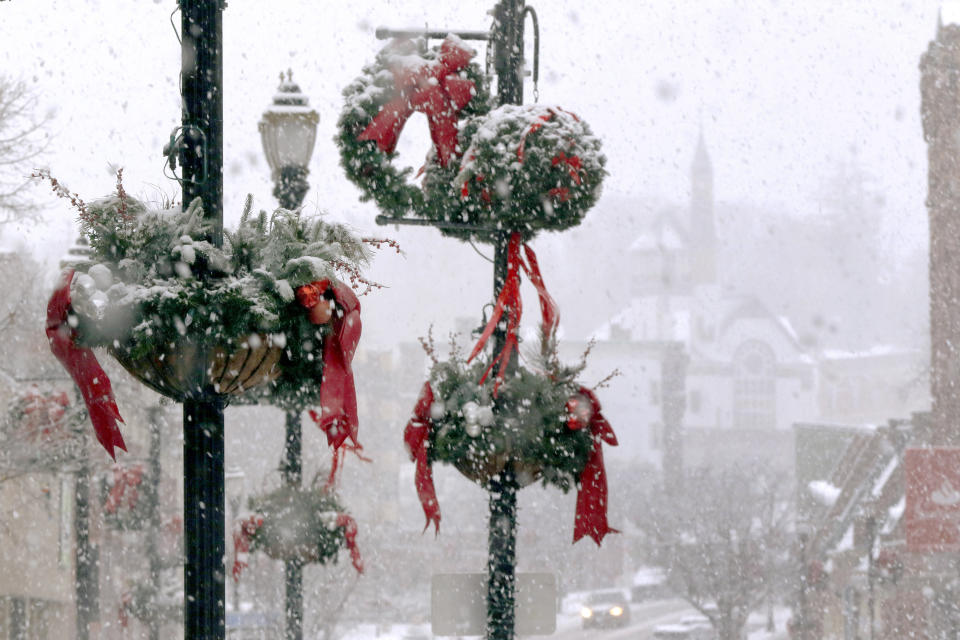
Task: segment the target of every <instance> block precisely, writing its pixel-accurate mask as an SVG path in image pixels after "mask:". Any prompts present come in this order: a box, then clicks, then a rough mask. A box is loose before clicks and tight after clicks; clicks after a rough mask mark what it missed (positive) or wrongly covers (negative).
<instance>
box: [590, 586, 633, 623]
mask: <svg viewBox="0 0 960 640" xmlns="http://www.w3.org/2000/svg"><path fill="white" fill-rule="evenodd" d="M580 618H581V620H583V628H584V629H594V628H599V627H625V626H627V625H628V624H630V603H629V602H627V597H626V595H624V593H623V591H621V590H619V589H617V590H609V591H596V592H594V593H591V594H589V595H588V596H587V598H586V600H585V601H584V603H583V605H582V606H581V607H580Z"/></svg>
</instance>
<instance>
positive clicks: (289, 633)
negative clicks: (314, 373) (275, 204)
mask: <svg viewBox="0 0 960 640" xmlns="http://www.w3.org/2000/svg"><path fill="white" fill-rule="evenodd" d="M307 175H308V171H307V168H306V167H297V166H288V167H283V168H282V169H281V171H280V175H279V176H278V177H277V182H276V184H275V185H274V190H273V195H274V196H275V197H276V198H277V200H278V201H279V202H280V206H281V207H283V208H284V209H287V210H289V211H293V210H295V209H296V208H297V207H299V206H300V205H301V204H303V198H304V196H305V195H306V193H307V190H308V189H309V188H310V184H309V183H308V182H307ZM301 414H302V411H301V410H300V409H296V410H289V411H287V420H286V438H285V440H284V448H283V465H282V471H283V482H284V484H286V485H287V486H288V487H299V486H300V484H301V482H302V480H303V470H302V469H303V462H302V461H303V452H302V450H303V444H302V441H303V426H302V423H301ZM283 576H284V607H283V612H284V639H285V640H303V563H301V562H299V561H297V560H287V561H285V562H284V563H283Z"/></svg>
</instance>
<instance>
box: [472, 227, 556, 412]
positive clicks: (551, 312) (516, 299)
mask: <svg viewBox="0 0 960 640" xmlns="http://www.w3.org/2000/svg"><path fill="white" fill-rule="evenodd" d="M520 245H521V236H520V233H519V232H516V231H515V232H513V233H512V234H511V235H510V244H509V245H508V246H507V278H506V280H505V281H504V283H503V288H502V289H501V290H500V295H499V296H497V303H496V305H495V306H494V309H493V314H492V315H491V316H490V320H489V321H488V322H487V326H486V327H484V329H483V333H482V334H481V335H480V339H479V340H477V344H476V345H474V347H473V351H471V352H470V357H469V358H467V362H468V363H469V362H470V361H472V360H473V359H474V358H475V357H476V356H477V354H479V353H480V351H482V350H483V347H484V345H486V343H487V340H489V339H490V336H491V335H493V332H494V330H495V329H496V328H497V324H498V323H499V322H500V318H501V317H502V316H503V314H504V312H507V314H508V316H507V335H506V338H505V340H504V344H503V350H502V351H501V352H500V353H499V354H498V355H497V356H496V357H495V358H493V359H492V360H491V361H490V364H489V365H488V366H487V369H486V371H484V372H483V376H482V377H481V378H480V384H483V382H484V381H485V380H486V379H487V375H489V374H490V371H491V370H492V369H493V368H494V366H497V365H498V368H497V381H496V383H495V384H494V385H493V395H494V396H496V395H497V389H498V388H499V387H500V384H501V383H502V382H503V377H504V375H505V374H506V372H507V365H508V364H509V362H510V356H511V354H512V352H513V351H517V350H518V347H517V332H518V330H519V329H520V317H521V315H522V313H523V305H522V302H521V300H520V269H521V268H523V270H524V271H525V272H526V273H527V276H528V277H529V278H530V282H531V284H533V286H534V287H535V288H536V290H537V295H538V297H539V298H540V313H541V315H542V316H543V325H542V329H543V332H544V336H546V337H550V336H552V335H553V332H554V331H556V328H557V325H558V324H559V322H560V312H559V310H558V308H557V303H556V302H554V300H553V298H552V297H551V296H550V294H549V293H548V292H547V287H546V285H545V284H544V282H543V276H542V275H541V273H540V266H539V264H538V263H537V254H535V253H534V252H533V249H532V248H531V247H530V246H529V245H527V244H524V245H523V250H524V253H525V254H526V256H527V262H524V261H523V258H522V257H521V256H520Z"/></svg>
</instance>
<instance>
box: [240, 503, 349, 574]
mask: <svg viewBox="0 0 960 640" xmlns="http://www.w3.org/2000/svg"><path fill="white" fill-rule="evenodd" d="M251 507H252V508H253V510H254V511H256V512H257V513H259V514H261V515H262V516H263V523H262V524H261V525H260V527H259V528H258V529H257V531H256V533H255V534H254V535H253V537H252V544H251V550H252V551H262V552H263V553H264V554H266V555H267V556H268V557H270V558H272V559H274V560H284V561H292V562H298V563H300V564H310V563H319V564H326V563H327V562H329V561H331V560H336V558H337V554H338V553H339V551H340V549H341V548H343V547H344V546H345V545H346V539H345V537H344V531H343V528H342V527H338V526H337V516H338V514H339V513H340V512H341V511H342V509H341V508H340V506H339V505H338V504H337V501H336V499H335V498H334V497H333V496H332V495H331V493H330V492H329V491H327V490H325V489H322V488H309V489H301V488H296V487H281V488H280V489H277V490H276V491H272V492H270V493H268V494H266V495H264V496H260V497H257V498H253V499H251Z"/></svg>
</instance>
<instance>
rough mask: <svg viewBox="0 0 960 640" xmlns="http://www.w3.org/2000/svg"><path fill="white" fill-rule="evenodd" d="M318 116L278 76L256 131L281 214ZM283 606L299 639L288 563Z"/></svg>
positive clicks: (296, 199) (292, 437)
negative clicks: (274, 90)
mask: <svg viewBox="0 0 960 640" xmlns="http://www.w3.org/2000/svg"><path fill="white" fill-rule="evenodd" d="M319 123H320V116H319V115H318V114H317V112H316V111H314V110H313V109H311V108H310V107H309V100H308V99H307V96H305V95H304V94H303V93H301V92H300V87H299V86H297V85H296V84H295V83H294V82H293V72H292V71H287V74H286V79H284V74H282V73H281V74H280V87H279V88H278V89H277V93H276V94H275V95H274V96H273V104H272V105H271V106H270V107H269V108H268V109H267V110H266V111H264V113H263V119H262V120H260V124H259V125H258V128H259V129H260V140H261V142H262V143H263V153H264V155H265V156H266V157H267V164H268V165H269V166H270V171H271V174H272V176H273V183H274V189H273V195H274V197H276V198H277V200H278V201H279V202H280V206H281V207H283V208H284V209H291V210H292V209H296V208H297V207H299V206H300V205H301V204H302V203H303V197H304V196H305V195H306V193H307V190H308V189H309V188H310V185H309V183H308V182H307V175H308V173H309V170H308V169H307V165H308V164H309V163H310V157H311V156H312V155H313V146H314V143H315V142H316V140H317V125H318V124H319ZM301 412H302V408H297V409H288V410H287V417H286V437H285V440H284V452H283V461H282V462H281V463H280V470H281V471H282V472H283V481H284V484H286V485H287V486H291V487H299V486H300V483H301V478H302V475H303V474H302V466H303V465H302V455H301V449H302V444H301V441H302V426H301V423H300V414H301ZM283 570H284V584H285V587H286V589H285V603H284V620H285V625H284V628H285V630H286V633H285V638H286V640H301V639H302V638H303V564H302V563H301V562H299V561H296V560H287V561H286V562H284V564H283Z"/></svg>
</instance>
